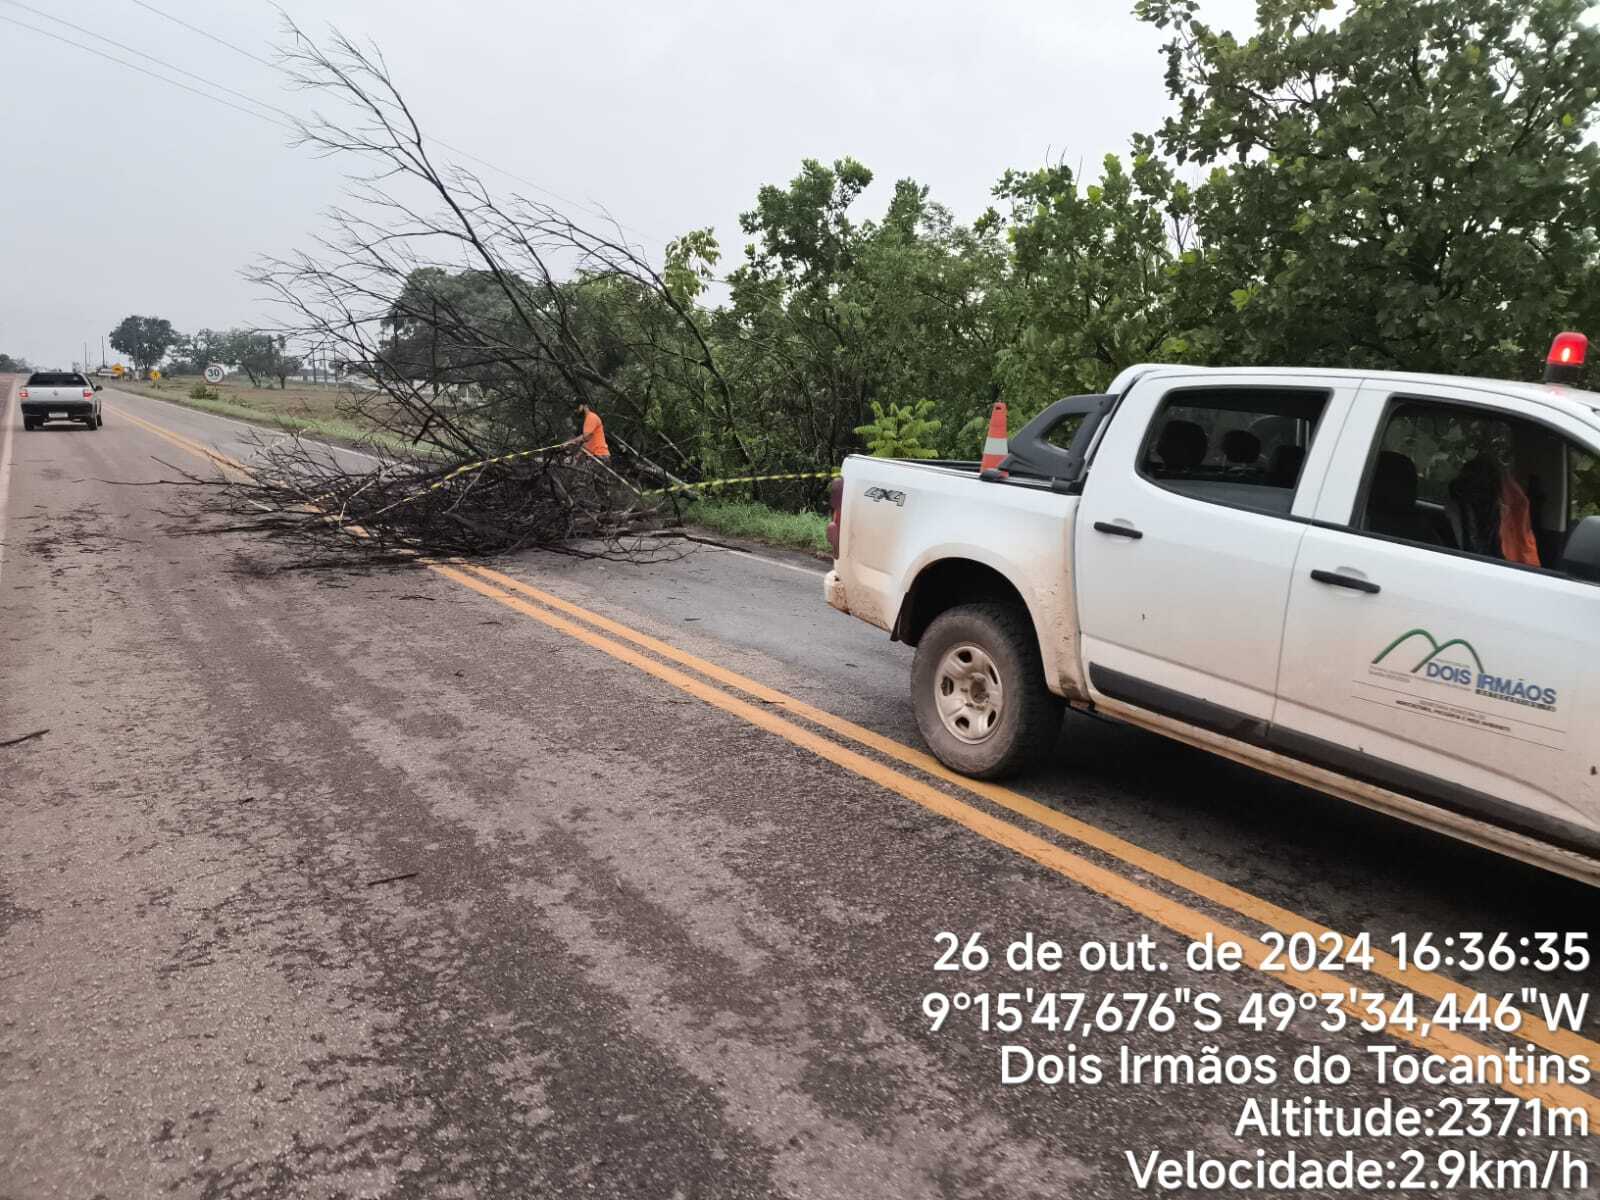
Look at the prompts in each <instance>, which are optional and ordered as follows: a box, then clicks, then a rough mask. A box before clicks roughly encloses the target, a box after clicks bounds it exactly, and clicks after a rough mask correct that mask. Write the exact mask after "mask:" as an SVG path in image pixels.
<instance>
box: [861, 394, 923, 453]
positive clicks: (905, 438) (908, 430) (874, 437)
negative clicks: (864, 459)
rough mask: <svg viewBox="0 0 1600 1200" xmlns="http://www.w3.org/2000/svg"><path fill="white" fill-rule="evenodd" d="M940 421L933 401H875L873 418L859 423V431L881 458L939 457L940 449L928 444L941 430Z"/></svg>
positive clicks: (869, 448) (869, 450) (873, 451)
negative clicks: (934, 414)
mask: <svg viewBox="0 0 1600 1200" xmlns="http://www.w3.org/2000/svg"><path fill="white" fill-rule="evenodd" d="M939 425H940V422H939V421H937V420H936V419H934V417H933V401H932V400H923V401H920V402H919V403H917V404H914V405H913V404H889V405H884V404H880V403H878V402H877V401H876V400H874V401H873V402H872V420H871V421H870V422H868V423H867V424H865V425H858V426H857V427H856V433H857V434H859V435H860V436H861V437H862V438H863V439H864V440H865V441H866V443H867V450H868V452H870V453H871V454H874V455H876V456H877V457H878V458H937V457H939V452H938V451H937V450H935V449H933V448H932V447H931V446H930V445H929V444H928V443H929V441H931V440H932V438H933V436H934V435H935V434H937V433H938V432H939Z"/></svg>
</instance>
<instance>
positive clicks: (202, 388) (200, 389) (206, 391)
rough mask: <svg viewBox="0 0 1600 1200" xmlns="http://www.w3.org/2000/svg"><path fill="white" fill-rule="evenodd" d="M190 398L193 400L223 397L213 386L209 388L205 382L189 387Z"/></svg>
mask: <svg viewBox="0 0 1600 1200" xmlns="http://www.w3.org/2000/svg"><path fill="white" fill-rule="evenodd" d="M189 399H191V400H218V399H221V397H220V396H219V395H218V394H217V392H216V391H215V390H213V389H212V388H208V387H207V386H206V385H205V384H203V383H197V384H195V385H194V386H193V387H192V388H190V389H189Z"/></svg>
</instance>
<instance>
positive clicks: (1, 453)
mask: <svg viewBox="0 0 1600 1200" xmlns="http://www.w3.org/2000/svg"><path fill="white" fill-rule="evenodd" d="M20 378H21V376H19V375H13V376H12V377H11V387H10V388H9V389H8V390H7V393H6V403H5V408H4V410H3V411H0V423H3V424H4V426H5V433H4V434H0V577H3V576H4V574H5V565H6V497H7V496H9V495H10V494H11V442H12V439H13V438H14V437H15V436H16V432H17V430H16V424H17V423H16V422H15V421H13V420H12V419H11V410H12V409H13V408H14V407H16V405H15V401H16V398H17V391H18V388H19V386H20V385H19V384H18V383H17V380H18V379H20Z"/></svg>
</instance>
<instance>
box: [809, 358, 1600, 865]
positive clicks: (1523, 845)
mask: <svg viewBox="0 0 1600 1200" xmlns="http://www.w3.org/2000/svg"><path fill="white" fill-rule="evenodd" d="M1562 337H1563V338H1565V339H1567V341H1566V342H1565V343H1564V342H1563V340H1562V338H1558V339H1557V348H1556V349H1553V350H1552V362H1557V360H1558V358H1560V359H1561V361H1563V362H1564V361H1567V360H1570V359H1572V358H1573V355H1574V347H1575V345H1576V353H1577V359H1578V361H1579V362H1580V363H1581V356H1582V342H1581V339H1580V338H1577V335H1562ZM1574 339H1576V341H1574ZM1558 351H1559V355H1558ZM1551 375H1553V376H1555V377H1557V378H1564V379H1568V380H1570V379H1571V378H1572V372H1571V370H1570V368H1566V367H1562V366H1561V365H1560V363H1557V365H1556V366H1555V367H1553V368H1552V371H1551ZM1549 377H1550V376H1547V378H1549ZM829 534H830V539H832V540H833V542H834V552H835V555H836V561H835V563H834V569H833V570H832V571H831V572H830V573H829V574H828V576H827V579H826V583H825V592H826V596H827V600H828V602H829V603H830V604H832V605H833V606H834V607H835V608H838V609H840V610H842V611H844V612H847V613H850V614H852V615H854V616H857V617H859V618H861V619H862V620H864V621H868V622H870V623H871V624H873V625H876V626H878V627H880V628H882V629H884V630H887V631H888V632H889V633H890V635H891V636H892V637H894V638H895V639H897V640H899V641H902V642H906V643H909V644H910V645H913V646H915V647H916V657H915V661H914V665H913V667H912V673H911V691H912V700H913V704H914V708H915V712H916V718H917V723H918V726H919V728H920V730H921V732H922V735H923V737H924V738H925V739H926V741H927V743H928V745H929V746H930V748H931V749H932V750H933V752H934V754H935V755H936V756H937V757H938V758H939V760H940V761H941V762H943V763H944V764H946V765H947V766H948V767H950V768H951V769H953V770H956V771H959V772H962V773H964V774H967V775H972V776H977V777H979V778H996V777H1000V776H1003V775H1007V774H1011V773H1014V772H1016V771H1018V770H1020V769H1021V768H1023V767H1024V766H1026V765H1028V764H1030V763H1031V762H1032V761H1034V760H1035V759H1036V757H1037V756H1039V755H1040V754H1042V753H1044V752H1046V751H1048V750H1049V749H1050V748H1051V747H1052V746H1053V745H1055V743H1056V740H1057V737H1058V735H1059V732H1060V720H1061V715H1062V708H1063V706H1064V705H1071V706H1073V707H1075V708H1079V709H1083V710H1092V711H1093V712H1096V713H1098V714H1101V715H1103V716H1107V717H1111V718H1115V719H1117V720H1120V721H1125V722H1129V723H1132V724H1135V725H1139V726H1143V727H1145V728H1147V729H1150V730H1153V731H1155V732H1157V733H1161V734H1164V735H1166V736H1168V737H1172V738H1177V739H1179V740H1181V741H1184V742H1187V743H1190V744H1192V745H1195V746H1199V747H1202V748H1204V749H1207V750H1210V751H1212V752H1214V753H1217V754H1221V755H1224V756H1226V757H1228V758H1232V759H1235V760H1237V761H1239V762H1243V763H1247V764H1249V765H1251V766H1254V767H1256V768H1259V769H1260V770H1262V771H1265V772H1268V773H1270V774H1273V775H1278V776H1282V777H1284V778H1287V779H1292V780H1297V781H1299V782H1301V783H1303V784H1306V785H1309V786H1311V787H1314V788H1318V789H1320V790H1322V791H1324V792H1328V793H1331V794H1333V795H1335V796H1340V797H1343V798H1345V799H1348V800H1352V801H1355V802H1356V803H1359V804H1364V805H1367V806H1370V807H1372V808H1376V809H1380V810H1382V811H1384V812H1387V813H1390V814H1393V815H1395V816H1399V817H1402V818H1405V819H1407V820H1410V821H1414V822H1417V823H1419V824H1422V825H1425V826H1428V827H1430V828H1433V829H1436V830H1439V831H1442V832H1445V833H1447V834H1450V835H1452V836H1456V837H1460V838H1463V839H1466V840H1469V841H1472V842H1474V843H1476V844H1479V845H1483V846H1487V847H1490V848H1492V849H1495V850H1497V851H1500V852H1502V853H1505V854H1509V855H1512V856H1514V857H1517V858H1521V859H1523V860H1525V861H1529V862H1534V863H1537V864H1539V865H1541V866H1544V867H1547V868H1550V869H1553V870H1556V871H1560V872H1561V873H1563V874H1567V875H1571V876H1573V877H1575V878H1580V879H1583V880H1586V881H1588V882H1590V883H1595V884H1600V393H1595V392H1589V391H1583V390H1579V389H1577V388H1574V387H1570V386H1565V385H1564V384H1561V383H1556V384H1552V383H1546V384H1523V383H1506V382H1499V381H1494V380H1485V379H1469V378H1455V377H1449V376H1441V375H1407V374H1397V373H1387V372H1362V371H1347V370H1312V369H1308V370H1289V369H1284V370H1278V369H1248V370H1230V369H1217V368H1197V367H1184V366H1140V367H1133V368H1130V369H1128V370H1126V371H1124V372H1123V373H1122V374H1121V375H1119V376H1118V377H1117V379H1116V380H1115V382H1114V383H1113V384H1112V385H1111V390H1110V392H1109V394H1107V395H1104V396H1085V397H1077V398H1073V399H1068V400H1062V401H1059V402H1057V403H1056V404H1054V405H1052V406H1051V407H1050V408H1048V409H1046V410H1045V411H1044V412H1043V413H1041V414H1040V415H1039V416H1038V417H1037V418H1035V419H1034V420H1033V421H1031V422H1029V423H1028V424H1027V425H1026V426H1025V427H1024V428H1023V429H1021V430H1020V431H1018V432H1016V433H1014V434H1013V435H1012V437H1011V439H1010V444H1009V456H1008V457H1007V458H1006V459H1005V460H1004V462H1002V464H1001V467H1000V469H999V470H996V469H990V470H988V471H984V472H982V473H980V471H979V469H978V466H977V464H973V463H965V464H961V463H947V462H919V461H904V460H889V459H877V458H868V457H864V456H854V457H852V458H850V459H848V460H847V461H846V463H845V466H844V474H843V479H842V480H841V481H838V482H836V484H835V490H834V518H833V524H832V525H831V526H830V530H829Z"/></svg>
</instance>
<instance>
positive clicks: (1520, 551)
mask: <svg viewBox="0 0 1600 1200" xmlns="http://www.w3.org/2000/svg"><path fill="white" fill-rule="evenodd" d="M1500 553H1501V555H1502V556H1504V558H1505V560H1506V561H1507V562H1515V563H1526V564H1527V565H1528V566H1530V567H1537V566H1539V565H1540V563H1539V543H1538V542H1537V541H1535V540H1534V537H1533V515H1532V505H1530V504H1529V503H1528V493H1527V492H1525V491H1523V490H1522V486H1521V485H1520V484H1519V483H1517V481H1516V480H1515V479H1513V478H1512V477H1511V473H1510V472H1509V471H1508V472H1506V474H1504V475H1503V476H1501V478H1500Z"/></svg>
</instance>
